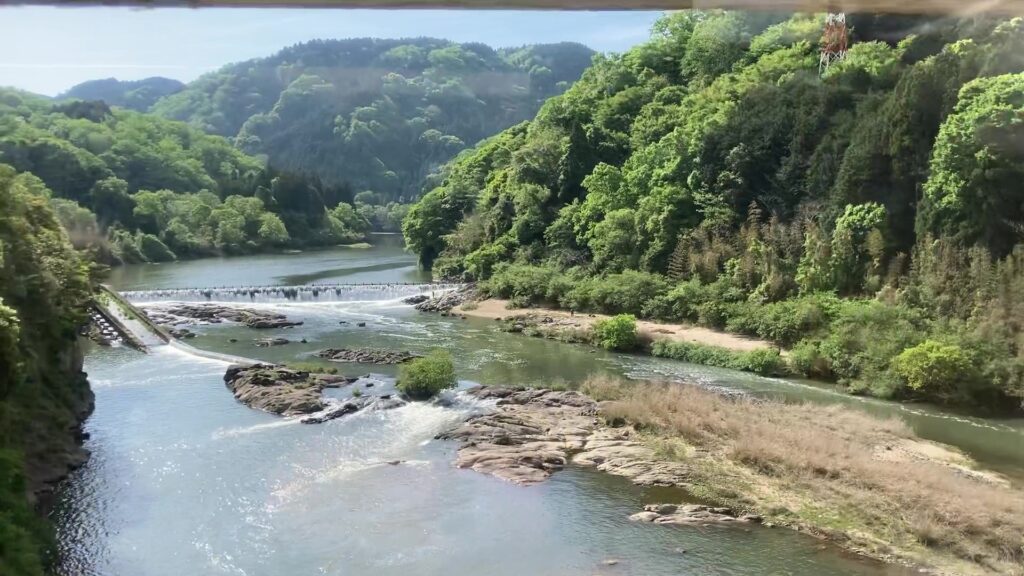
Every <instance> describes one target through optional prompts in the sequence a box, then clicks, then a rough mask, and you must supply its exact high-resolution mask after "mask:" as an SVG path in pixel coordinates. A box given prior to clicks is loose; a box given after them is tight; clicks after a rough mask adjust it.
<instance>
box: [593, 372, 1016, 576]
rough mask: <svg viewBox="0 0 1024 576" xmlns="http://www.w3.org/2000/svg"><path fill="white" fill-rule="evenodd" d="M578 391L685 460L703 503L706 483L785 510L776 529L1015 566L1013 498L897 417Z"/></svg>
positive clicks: (615, 384) (598, 386) (698, 397)
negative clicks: (806, 529)
mask: <svg viewBox="0 0 1024 576" xmlns="http://www.w3.org/2000/svg"><path fill="white" fill-rule="evenodd" d="M581 390H582V391H583V392H585V393H588V394H591V395H592V396H593V397H594V398H595V399H598V400H604V401H605V402H604V403H603V404H602V408H601V411H602V414H603V416H604V418H605V419H606V420H607V421H609V422H613V423H619V424H621V423H628V424H631V425H633V426H634V427H636V428H637V429H638V430H640V431H642V432H643V433H644V434H646V435H649V436H650V437H651V438H653V439H654V440H652V447H654V448H655V450H656V451H657V453H658V454H660V455H662V456H663V457H669V458H673V459H681V460H684V461H687V462H690V463H694V464H695V465H694V470H696V471H697V473H698V476H701V475H702V474H703V475H706V476H707V477H706V478H700V477H698V478H696V479H695V485H697V486H705V487H706V488H708V489H707V494H705V496H707V497H711V498H715V499H718V500H722V499H723V498H722V496H724V495H722V494H720V490H717V489H716V488H715V486H729V487H731V488H733V489H736V490H737V491H738V492H742V496H738V495H737V497H736V498H732V499H731V500H733V501H736V500H740V501H746V502H750V503H753V504H755V505H756V507H757V508H758V509H759V511H760V512H761V513H762V514H765V515H766V516H771V515H772V511H773V510H786V514H784V515H780V516H779V517H776V518H775V520H776V521H781V522H787V523H793V522H796V523H802V524H807V525H810V526H813V527H815V528H817V529H819V530H822V531H825V532H834V531H839V532H842V533H844V534H846V535H848V536H850V537H855V538H856V540H857V543H858V544H859V545H862V544H865V543H867V544H868V545H870V544H872V543H874V544H876V545H877V548H878V549H879V550H884V549H886V548H888V547H890V546H891V547H893V548H894V549H896V550H899V551H900V552H901V553H902V554H903V555H904V556H907V557H911V558H917V559H918V560H920V561H922V562H933V561H936V560H937V559H936V557H935V554H936V553H937V554H939V555H940V556H941V558H940V559H939V562H938V564H945V565H946V566H947V567H948V566H955V567H956V570H966V571H967V572H977V573H985V572H997V573H1019V572H1021V571H1022V569H1024V537H1022V534H1024V492H1022V491H1020V490H1018V489H1014V488H1011V487H1008V486H1005V485H1003V484H1001V483H998V482H995V481H991V480H985V479H982V478H976V477H972V476H970V475H968V474H965V473H964V472H963V469H962V468H958V467H957V466H955V465H954V464H956V463H958V462H963V461H964V459H963V458H962V456H960V455H958V454H957V453H954V452H951V451H947V450H945V449H943V448H942V447H938V446H937V445H934V444H931V443H927V442H923V441H921V440H919V439H918V438H916V437H915V435H914V434H913V432H912V431H911V430H910V429H909V428H908V427H907V426H906V425H905V424H904V423H903V422H902V421H900V420H896V419H880V418H876V417H874V416H871V415H868V414H866V413H863V412H859V411H855V410H850V409H846V408H842V407H839V406H819V405H813V404H783V403H778V402H769V401H760V400H754V399H749V398H748V399H744V398H740V399H730V398H726V397H723V396H721V395H718V394H715V393H712V392H709V391H707V390H704V389H701V388H699V387H696V386H691V385H685V384H659V383H630V382H624V381H621V380H615V379H611V378H607V377H603V378H595V379H591V380H590V381H588V382H586V383H584V384H583V386H582V387H581ZM691 447H692V448H691ZM915 450H919V451H915ZM695 460H696V461H698V462H699V461H701V460H703V461H704V462H707V463H708V464H707V466H702V465H699V464H697V463H696V462H694V461H695ZM702 470H703V471H704V472H703V473H702V472H701V471H702ZM790 511H792V512H790ZM957 562H961V563H966V564H956V563H957ZM965 566H966V568H965Z"/></svg>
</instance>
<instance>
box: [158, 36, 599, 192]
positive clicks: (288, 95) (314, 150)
mask: <svg viewBox="0 0 1024 576" xmlns="http://www.w3.org/2000/svg"><path fill="white" fill-rule="evenodd" d="M592 54H593V52H592V51H591V50H590V49H588V48H586V47H585V46H582V45H579V44H572V43H563V44H550V45H537V46H525V47H522V48H517V49H502V50H494V49H492V48H490V47H488V46H485V45H483V44H455V43H452V42H449V41H447V40H438V39H433V38H416V39H404V40H384V39H374V38H361V39H349V40H317V41H313V42H307V43H304V44H299V45H296V46H292V47H290V48H286V49H284V50H282V51H280V52H279V53H277V54H275V55H273V56H270V57H267V58H261V59H254V60H249V61H246V62H240V63H237V64H232V65H229V66H225V67H224V68H222V69H220V70H218V71H216V72H211V73H209V74H206V75H204V76H202V77H201V78H199V79H198V80H196V81H194V82H192V83H190V84H189V85H188V86H187V87H186V88H185V89H184V90H181V91H180V92H178V93H176V94H173V95H171V96H168V97H166V98H163V99H161V100H160V101H158V102H156V103H155V104H154V105H153V106H152V108H151V110H152V111H153V112H154V113H156V114H159V115H161V116H164V117H166V118H172V119H175V120H183V121H186V122H188V123H189V124H191V125H192V126H194V127H197V128H200V129H202V130H204V131H206V132H209V133H212V134H219V135H221V136H226V137H232V138H235V141H236V143H237V145H238V146H239V147H240V148H241V149H242V150H244V151H245V152H247V153H250V154H254V155H258V156H265V157H266V158H267V159H268V161H269V164H270V166H272V167H275V168H278V169H282V170H288V171H293V172H299V173H303V174H315V175H317V176H318V177H319V178H320V179H321V180H322V181H323V182H325V183H327V184H329V185H333V186H341V185H344V186H348V187H350V188H352V189H354V190H370V191H372V192H374V193H376V194H378V195H379V196H380V198H381V200H382V202H381V203H382V204H383V203H386V202H392V201H399V200H401V199H402V198H405V199H407V200H411V199H413V198H415V197H417V196H418V195H419V193H420V190H421V189H422V188H423V185H424V182H425V181H426V180H427V179H428V176H429V175H430V173H431V172H432V171H433V170H434V169H435V168H437V167H438V166H440V165H441V164H442V163H444V162H446V161H447V160H449V159H450V158H452V157H453V156H454V155H455V154H456V153H458V152H459V151H460V150H462V149H464V148H465V147H467V146H472V145H474V144H475V143H476V142H478V141H479V140H480V139H482V138H485V137H487V136H491V135H493V134H495V133H496V132H498V131H500V130H502V129H504V128H507V127H509V126H511V125H513V124H516V123H518V122H521V121H523V120H526V119H528V118H531V117H532V116H533V115H534V114H535V113H536V111H537V109H538V108H539V107H540V105H541V103H542V102H543V101H544V100H545V99H546V98H548V97H549V96H552V95H555V94H558V93H560V92H562V91H564V90H565V88H566V87H567V85H568V84H570V83H572V82H574V81H575V80H576V79H577V78H579V76H580V74H581V73H582V71H583V69H584V68H586V67H587V65H589V64H590V60H591V56H592Z"/></svg>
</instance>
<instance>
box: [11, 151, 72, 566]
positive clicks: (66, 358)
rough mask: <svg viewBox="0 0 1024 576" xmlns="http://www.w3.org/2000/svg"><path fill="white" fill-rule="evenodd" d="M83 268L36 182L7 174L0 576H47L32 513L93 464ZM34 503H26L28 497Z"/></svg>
mask: <svg viewBox="0 0 1024 576" xmlns="http://www.w3.org/2000/svg"><path fill="white" fill-rule="evenodd" d="M90 294H91V290H90V286H89V268H88V266H87V265H86V263H85V262H84V261H83V260H81V259H79V256H78V254H77V253H76V252H75V251H74V249H73V248H72V247H71V244H70V242H69V241H68V237H67V235H66V234H65V232H64V231H63V230H62V229H61V226H60V223H59V222H58V220H57V217H56V216H55V214H54V212H53V209H52V208H51V207H50V202H49V198H48V194H47V191H46V190H45V188H42V187H41V186H40V184H39V181H38V179H36V178H34V177H32V176H31V175H29V174H16V173H15V171H14V170H13V169H11V168H10V167H8V166H3V165H0V573H3V574H17V575H22V574H24V575H41V574H42V573H43V571H44V569H46V568H47V566H48V563H49V561H50V560H52V558H51V557H50V556H49V554H48V553H49V551H50V550H52V544H53V542H52V535H51V532H50V529H49V527H48V526H47V525H46V524H45V523H44V522H43V519H42V518H41V517H39V516H38V515H37V514H36V511H35V510H33V506H34V505H37V504H38V505H42V506H43V507H44V508H45V505H46V502H45V496H46V495H47V493H48V490H49V489H50V488H52V487H50V486H48V483H51V482H54V481H56V480H58V479H59V478H60V477H61V476H63V474H64V473H66V471H67V469H68V467H69V466H72V465H77V464H81V462H82V461H84V458H85V454H84V452H83V451H81V449H80V448H79V447H78V445H77V440H78V434H77V431H78V425H79V424H80V423H81V421H82V420H84V418H85V417H86V416H87V415H88V414H89V412H90V411H91V410H92V393H91V392H90V390H89V385H88V383H87V382H86V379H85V374H84V373H83V372H82V352H81V350H80V349H79V347H78V343H77V339H76V336H77V330H78V328H79V327H80V326H81V325H82V324H83V323H84V321H85V319H86V310H85V307H86V304H87V302H88V301H89V299H90ZM26 496H27V497H26Z"/></svg>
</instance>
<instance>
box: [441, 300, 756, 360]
mask: <svg viewBox="0 0 1024 576" xmlns="http://www.w3.org/2000/svg"><path fill="white" fill-rule="evenodd" d="M452 312H453V313H455V314H461V315H465V316H474V317H477V318H488V319H491V320H493V319H495V318H507V317H509V316H516V315H520V314H544V315H547V316H551V317H552V318H558V319H559V320H560V324H563V325H566V323H572V324H575V325H576V327H578V328H581V329H585V328H589V327H590V326H591V325H593V324H594V322H597V321H598V320H602V319H605V318H608V317H609V316H607V315H605V314H582V313H581V314H570V313H569V312H566V311H564V310H554V309H550V308H508V300H501V299H498V298H488V299H487V300H480V301H478V302H472V303H471V304H469V305H468V307H467V305H465V304H463V305H461V306H457V307H455V308H453V309H452ZM636 328H637V332H638V334H639V335H640V337H641V338H643V339H647V340H656V339H660V338H664V339H668V340H674V341H678V342H696V343H698V344H707V345H710V346H718V347H720V348H726V349H729V350H733V351H736V352H749V351H751V350H758V349H762V348H775V347H776V346H775V345H773V344H772V343H771V342H768V341H766V340H758V339H757V338H748V337H745V336H738V335H736V334H728V333H725V332H719V331H717V330H711V329H708V328H702V327H700V326H690V325H686V324H663V323H660V322H650V321H648V320H637V323H636Z"/></svg>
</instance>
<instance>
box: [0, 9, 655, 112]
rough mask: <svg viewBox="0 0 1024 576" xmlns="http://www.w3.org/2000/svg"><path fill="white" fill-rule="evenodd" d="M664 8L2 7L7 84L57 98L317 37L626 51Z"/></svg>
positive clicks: (0, 74)
mask: <svg viewBox="0 0 1024 576" xmlns="http://www.w3.org/2000/svg"><path fill="white" fill-rule="evenodd" d="M659 15H660V14H659V13H658V12H536V11H535V12H525V11H465V10H449V11H444V10H388V11H385V10H302V9H242V8H233V9H207V8H204V9H201V10H197V9H180V8H175V9H171V8H164V9H149V10H143V9H129V8H51V7H3V8H0V30H2V31H3V33H2V34H0V86H15V87H18V88H22V89H24V90H30V91H32V92H37V93H40V94H47V95H54V94H57V93H58V92H62V91H64V90H66V89H68V88H70V87H71V86H73V85H75V84H77V83H79V82H82V81H84V80H91V79H94V78H109V77H115V78H119V79H122V80H133V79H138V78H145V77H148V76H167V77H170V78H177V79H179V80H183V81H189V80H192V79H194V78H195V77H196V76H199V75H200V74H202V73H203V72H207V71H209V70H213V69H216V68H218V67H220V66H222V65H224V64H227V63H230V62H237V61H239V60H247V59H249V58H255V57H259V56H268V55H270V54H272V53H274V52H276V51H277V50H279V49H281V48H283V47H285V46H290V45H292V44H296V43H298V42H304V41H306V40H312V39H315V38H356V37H368V36H375V37H385V38H407V37H414V36H434V37H438V38H447V39H450V40H454V41H457V42H484V43H486V44H489V45H491V46H494V47H502V46H518V45H521V44H532V43H539V42H559V41H563V40H565V41H574V42H581V43H583V44H586V45H588V46H590V47H591V48H594V49H595V50H600V51H606V52H607V51H614V52H621V51H623V50H625V49H627V48H629V47H630V46H633V45H635V44H637V43H639V42H642V41H643V40H645V39H646V38H647V36H648V32H649V31H650V27H651V24H653V23H654V21H655V20H656V19H657V18H658V16H659Z"/></svg>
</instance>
